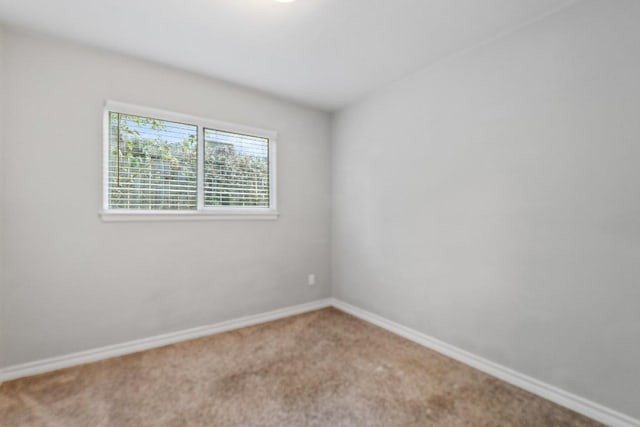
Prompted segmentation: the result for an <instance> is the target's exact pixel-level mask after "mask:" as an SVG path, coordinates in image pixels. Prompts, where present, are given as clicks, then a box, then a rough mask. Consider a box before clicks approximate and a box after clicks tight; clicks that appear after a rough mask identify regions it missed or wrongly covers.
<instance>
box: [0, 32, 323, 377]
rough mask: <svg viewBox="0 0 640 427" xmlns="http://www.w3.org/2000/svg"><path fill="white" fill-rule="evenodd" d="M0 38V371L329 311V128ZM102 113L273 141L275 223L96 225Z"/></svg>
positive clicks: (88, 57) (195, 84)
mask: <svg viewBox="0 0 640 427" xmlns="http://www.w3.org/2000/svg"><path fill="white" fill-rule="evenodd" d="M4 36H5V37H4V52H3V55H2V58H3V61H4V76H3V80H4V84H5V92H4V94H3V98H2V104H3V105H4V107H5V114H4V117H5V120H4V123H5V144H4V159H3V162H2V173H3V176H4V179H5V187H4V190H5V191H4V194H3V206H4V216H5V217H4V222H3V225H2V232H3V239H2V248H3V250H4V251H5V269H4V271H3V272H2V281H3V282H2V283H3V289H2V297H3V306H4V308H5V310H4V312H3V313H2V319H1V321H2V325H3V333H2V337H1V341H0V344H1V348H2V353H3V359H2V363H3V365H4V366H9V365H14V364H18V363H23V362H29V361H33V360H38V359H42V358H46V357H51V356H57V355H64V354H68V353H71V352H76V351H81V350H85V349H92V348H96V347H101V346H105V345H109V344H115V343H122V342H126V341H128V340H134V339H138V338H145V337H149V336H153V335H157V334H162V333H166V332H171V331H176V330H183V329H186V328H190V327H195V326H200V325H207V324H212V323H216V322H219V321H223V320H228V319H233V318H237V317H240V316H244V315H249V314H255V313H262V312H266V311H269V310H274V309H278V308H282V307H287V306H291V305H295V304H299V303H304V302H308V301H312V300H317V299H319V298H324V297H327V296H329V295H330V284H329V283H330V282H329V280H330V277H329V276H330V273H329V238H330V225H329V223H330V212H329V206H330V194H329V193H330V177H329V173H330V166H329V161H330V152H329V150H330V140H329V138H330V117H329V115H328V114H326V113H324V112H319V111H315V110H312V109H308V108H305V107H302V106H298V105H295V104H292V103H289V102H286V101H284V100H279V99H276V98H273V97H270V96H267V95H264V94H261V93H259V92H255V91H251V90H248V89H243V88H239V87H237V86H233V85H229V84H226V83H222V82H218V81H214V80H211V79H207V78H203V77H200V76H197V75H193V74H189V73H186V72H182V71H177V70H174V69H171V68H166V67H163V66H159V65H156V64H152V63H147V62H143V61H139V60H136V59H131V58H128V57H124V56H119V55H115V54H111V53H105V52H102V51H99V50H95V49H91V48H85V47H80V46H76V45H73V44H69V43H66V42H61V41H56V40H53V39H50V38H46V37H40V36H34V35H30V34H26V33H21V32H18V31H16V30H13V29H6V31H5V34H4ZM203 54H205V53H203ZM107 99H111V100H117V101H122V102H128V103H132V104H138V105H144V106H149V107H154V108H160V109H165V110H170V111H175V112H180V113H185V114H191V115H195V116H201V117H208V118H212V119H217V120H223V121H228V122H233V123H239V124H243V125H248V126H253V127H257V128H264V129H272V130H275V131H277V132H278V133H279V139H278V158H277V160H278V170H277V174H278V209H279V211H280V213H281V216H280V218H279V219H278V220H276V221H261V220H241V221H207V222H202V221H198V222H170V223H167V222H136V223H104V222H102V221H101V220H100V219H99V217H98V212H99V210H100V209H101V201H102V116H103V105H104V102H105V100H107ZM309 273H315V274H316V276H317V281H318V283H317V284H316V285H315V286H313V287H311V286H308V285H307V275H308V274H309Z"/></svg>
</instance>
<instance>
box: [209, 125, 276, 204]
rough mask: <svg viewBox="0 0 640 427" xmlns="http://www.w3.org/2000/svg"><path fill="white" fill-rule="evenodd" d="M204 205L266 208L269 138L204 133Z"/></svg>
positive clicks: (218, 131) (219, 131) (212, 130)
mask: <svg viewBox="0 0 640 427" xmlns="http://www.w3.org/2000/svg"><path fill="white" fill-rule="evenodd" d="M204 150H205V154H204V205H205V206H208V207H210V206H228V207H269V139H268V138H261V137H257V136H250V135H242V134H238V133H232V132H226V131H221V130H214V129H205V130H204Z"/></svg>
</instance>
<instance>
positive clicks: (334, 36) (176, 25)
mask: <svg viewBox="0 0 640 427" xmlns="http://www.w3.org/2000/svg"><path fill="white" fill-rule="evenodd" d="M574 2H575V0H482V1H480V0H297V1H296V2H294V3H278V2H275V1H274V0H108V1H104V0H101V1H98V0H0V22H3V23H5V24H9V25H12V26H18V27H23V28H28V29H30V30H35V31H37V32H40V33H44V34H49V35H53V36H57V37H62V38H66V39H70V40H74V41H79V42H81V43H83V44H86V45H91V46H96V47H101V48H106V49H109V50H112V51H116V52H120V53H125V54H130V55H134V56H137V57H141V58H144V59H149V60H152V61H155V62H159V63H163V64H167V65H171V66H174V67H179V68H181V69H185V70H189V71H193V72H197V73H199V74H203V75H207V76H210V77H214V78H218V79H223V80H226V81H230V82H234V83H237V84H241V85H244V86H248V87H251V88H255V89H259V90H262V91H265V92H268V93H272V94H275V95H278V96H280V97H284V98H287V99H290V100H294V101H297V102H299V103H302V104H305V105H309V106H312V107H316V108H319V109H323V110H328V111H333V110H337V109H340V108H342V107H345V106H347V105H349V104H350V103H352V102H354V101H356V100H358V99H359V98H361V97H363V96H365V95H366V94H367V93H369V92H371V91H373V90H375V89H376V88H378V87H380V86H383V85H385V84H387V83H390V82H392V81H394V80H396V79H398V78H400V77H402V76H404V75H406V74H408V73H410V72H412V71H415V70H417V69H419V68H421V67H424V66H427V65H429V64H431V63H434V62H436V61H438V60H439V59H442V58H444V57H446V56H449V55H451V54H453V53H455V52H457V51H460V50H462V49H465V48H468V47H470V46H473V45H475V44H478V43H480V42H482V41H484V40H487V39H489V38H491V37H493V36H495V35H497V34H500V33H502V32H504V31H507V30H509V29H513V28H515V27H517V26H519V25H522V24H524V23H526V22H529V21H531V20H533V19H535V18H537V17H540V16H542V15H545V14H547V13H550V12H553V11H554V10H557V9H559V8H562V7H565V6H567V5H569V4H571V3H574Z"/></svg>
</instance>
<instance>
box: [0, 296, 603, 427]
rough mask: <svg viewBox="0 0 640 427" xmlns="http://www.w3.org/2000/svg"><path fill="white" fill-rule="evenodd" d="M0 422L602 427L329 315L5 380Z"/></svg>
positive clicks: (326, 312)
mask: <svg viewBox="0 0 640 427" xmlns="http://www.w3.org/2000/svg"><path fill="white" fill-rule="evenodd" d="M0 425H1V426H3V427H5V426H6V427H9V426H65V427H67V426H69V427H74V426H83V427H85V426H187V425H188V426H429V425H437V426H591V425H599V424H597V423H595V422H593V421H591V420H589V419H586V418H584V417H582V416H579V415H577V414H575V413H573V412H571V411H568V410H566V409H563V408H561V407H559V406H557V405H555V404H553V403H551V402H548V401H545V400H543V399H540V398H538V397H536V396H533V395H531V394H529V393H527V392H525V391H523V390H520V389H518V388H515V387H512V386H510V385H508V384H506V383H504V382H502V381H499V380H497V379H495V378H492V377H489V376H487V375H485V374H482V373H481V372H479V371H476V370H474V369H472V368H469V367H467V366H465V365H462V364H460V363H457V362H455V361H453V360H451V359H448V358H446V357H444V356H441V355H439V354H437V353H434V352H432V351H430V350H427V349H425V348H423V347H421V346H419V345H417V344H414V343H412V342H410V341H407V340H405V339H403V338H400V337H398V336H395V335H393V334H391V333H389V332H386V331H384V330H382V329H380V328H377V327H375V326H373V325H370V324H368V323H365V322H363V321H361V320H358V319H356V318H354V317H352V316H349V315H347V314H344V313H342V312H340V311H337V310H335V309H331V308H329V309H324V310H320V311H316V312H312V313H307V314H303V315H300V316H295V317H290V318H287V319H283V320H278V321H275V322H271V323H267V324H263V325H259V326H253V327H249V328H244V329H240V330H237V331H233V332H228V333H224V334H220V335H215V336H211V337H207V338H202V339H198V340H193V341H189V342H185V343H180V344H175V345H170V346H167V347H162V348H159V349H155V350H150V351H145V352H142V353H136V354H132V355H128V356H123V357H119V358H115V359H111V360H106V361H102V362H97V363H92V364H88V365H83V366H78V367H75V368H69V369H64V370H60V371H57V372H52V373H49V374H44V375H39V376H36V377H31V378H25V379H20V380H16V381H12V382H8V383H5V384H3V385H2V386H1V387H0Z"/></svg>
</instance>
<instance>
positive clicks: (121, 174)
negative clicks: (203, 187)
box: [108, 112, 198, 210]
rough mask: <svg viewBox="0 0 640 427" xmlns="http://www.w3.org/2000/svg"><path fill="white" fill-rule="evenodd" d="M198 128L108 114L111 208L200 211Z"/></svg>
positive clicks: (132, 116)
mask: <svg viewBox="0 0 640 427" xmlns="http://www.w3.org/2000/svg"><path fill="white" fill-rule="evenodd" d="M197 141H198V127H197V126H195V125H189V124H183V123H177V122H170V121H166V120H157V119H153V118H148V117H141V116H135V115H130V114H121V113H117V112H110V113H109V182H108V187H109V208H111V209H144V210H164V209H172V210H186V209H196V207H197V184H196V180H197V150H198V143H197Z"/></svg>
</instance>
